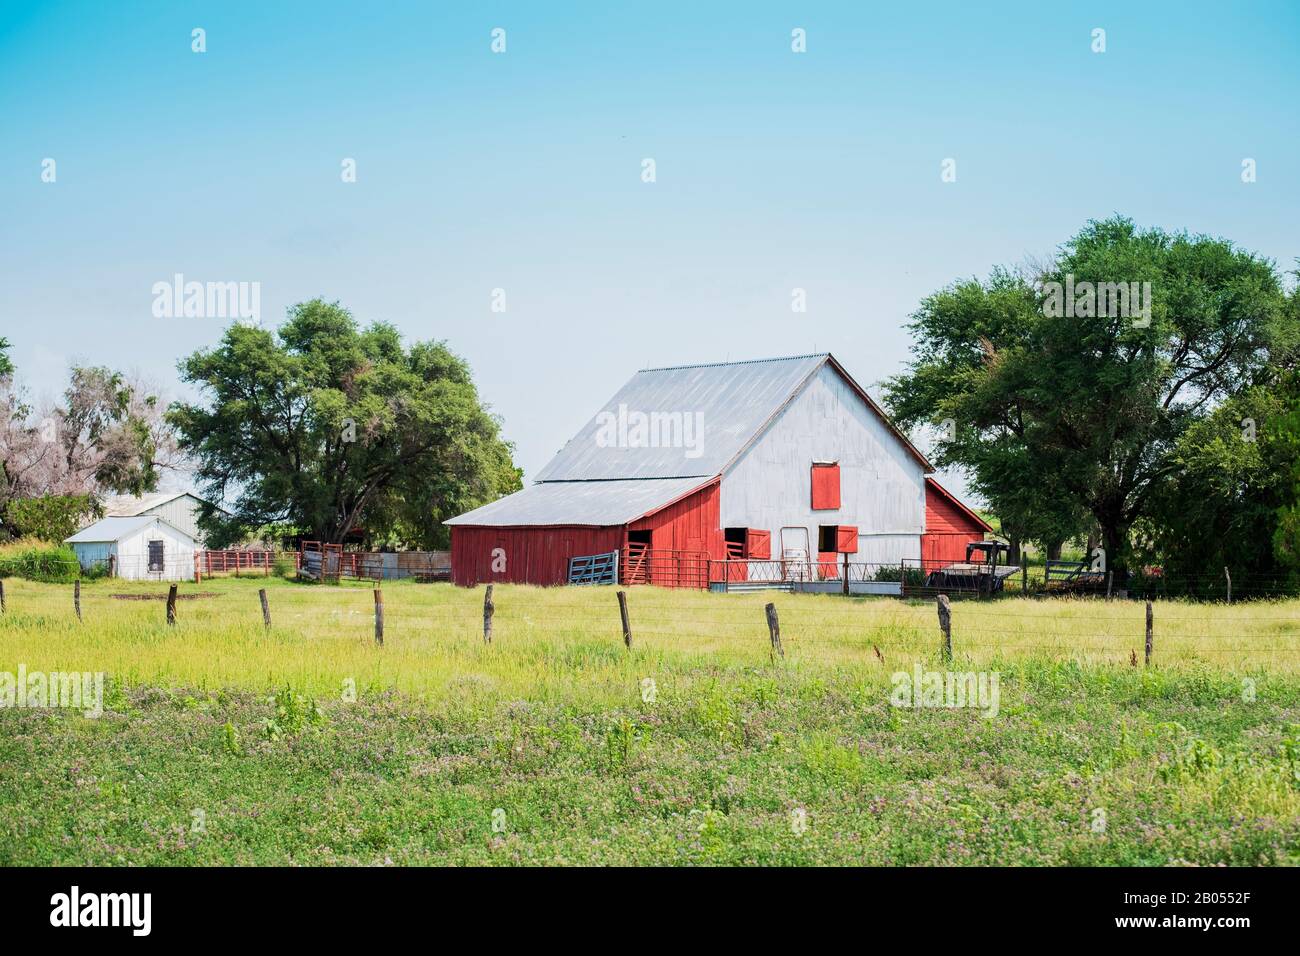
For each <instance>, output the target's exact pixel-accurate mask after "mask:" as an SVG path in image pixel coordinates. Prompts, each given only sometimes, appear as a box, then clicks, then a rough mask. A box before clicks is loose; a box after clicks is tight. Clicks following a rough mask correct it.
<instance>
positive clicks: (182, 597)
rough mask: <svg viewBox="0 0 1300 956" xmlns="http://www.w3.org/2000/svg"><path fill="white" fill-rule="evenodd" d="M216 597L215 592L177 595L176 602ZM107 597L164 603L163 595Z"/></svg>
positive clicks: (118, 595) (116, 595) (113, 595)
mask: <svg viewBox="0 0 1300 956" xmlns="http://www.w3.org/2000/svg"><path fill="white" fill-rule="evenodd" d="M216 596H217V592H216V591H201V592H200V593H198V594H178V595H176V600H178V601H197V600H198V599H199V598H214V597H216ZM109 597H111V598H114V599H116V600H118V601H165V600H167V595H165V594H110V595H109Z"/></svg>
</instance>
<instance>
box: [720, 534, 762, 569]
mask: <svg viewBox="0 0 1300 956" xmlns="http://www.w3.org/2000/svg"><path fill="white" fill-rule="evenodd" d="M722 536H723V540H724V541H725V542H726V546H727V559H728V560H730V561H737V560H741V559H746V558H747V559H749V560H754V561H767V560H769V559H770V558H771V557H772V532H770V531H768V530H766V529H765V528H724V529H723V534H722Z"/></svg>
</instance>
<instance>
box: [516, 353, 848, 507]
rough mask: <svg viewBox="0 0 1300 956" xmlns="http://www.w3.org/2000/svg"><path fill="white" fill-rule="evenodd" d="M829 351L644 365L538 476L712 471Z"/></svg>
mask: <svg viewBox="0 0 1300 956" xmlns="http://www.w3.org/2000/svg"><path fill="white" fill-rule="evenodd" d="M828 358H829V356H827V355H799V356H794V357H792V358H778V359H763V360H760V361H754V362H728V363H722V364H716V365H682V366H677V367H675V368H654V369H643V370H642V371H640V372H637V373H636V374H635V375H633V376H632V378H631V379H630V380H629V381H628V383H627V384H626V385H624V386H623V387H622V388H621V389H619V391H618V393H617V394H616V395H615V396H614V397H613V398H611V399H610V400H609V401H608V402H606V403H605V405H604V407H603V408H601V410H600V411H599V412H598V413H597V414H596V415H595V416H593V417H592V419H591V421H589V422H588V423H587V424H586V425H585V426H583V428H582V430H581V431H579V432H578V434H577V435H576V436H575V437H574V438H573V439H571V440H570V441H569V443H568V444H567V445H565V446H564V448H563V449H561V451H560V453H559V454H558V455H556V456H555V457H554V458H553V459H551V462H550V464H548V465H547V466H546V467H545V468H543V469H542V471H541V473H540V474H538V476H537V480H538V481H543V482H545V481H582V480H592V479H599V480H607V479H619V478H682V477H713V476H714V475H717V474H720V473H721V472H722V470H723V468H725V467H726V466H727V464H728V463H730V462H731V460H732V459H733V458H735V457H736V455H737V454H739V452H740V451H741V450H742V449H743V448H744V447H745V446H746V445H747V444H748V443H749V442H750V441H751V440H752V439H753V438H754V437H755V436H756V435H757V434H758V432H759V431H760V429H762V427H763V426H764V425H765V424H767V422H768V421H769V420H770V419H771V418H772V416H773V415H775V414H776V412H777V411H778V410H779V409H780V408H781V406H782V405H784V404H785V403H786V402H787V401H788V400H789V399H790V397H791V396H792V395H794V393H795V392H796V391H797V390H798V389H799V387H800V386H801V385H802V384H803V383H804V382H805V381H807V379H808V378H809V376H810V375H812V374H813V372H815V371H816V370H817V369H818V368H819V367H820V366H821V365H822V364H823V363H824V362H825V361H826V360H827V359H828ZM637 415H640V416H645V420H646V421H648V427H641V428H640V429H639V428H638V423H639V421H640V420H638V419H637V418H636V417H635V416H637ZM652 416H658V417H652ZM674 437H676V438H677V439H678V440H676V441H673V440H672V439H673V438H674ZM611 439H613V440H611ZM663 439H668V440H667V441H664V440H663ZM656 444H658V445H659V447H655V445H656ZM629 446H635V447H629ZM665 446H667V447H665Z"/></svg>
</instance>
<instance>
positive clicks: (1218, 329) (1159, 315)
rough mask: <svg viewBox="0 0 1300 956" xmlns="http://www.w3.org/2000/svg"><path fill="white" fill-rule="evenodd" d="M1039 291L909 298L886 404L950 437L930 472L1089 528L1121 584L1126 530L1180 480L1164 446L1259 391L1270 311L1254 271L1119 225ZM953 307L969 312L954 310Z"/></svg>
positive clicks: (1227, 247)
mask: <svg viewBox="0 0 1300 956" xmlns="http://www.w3.org/2000/svg"><path fill="white" fill-rule="evenodd" d="M1039 278H1040V280H1041V283H1042V285H1041V287H1040V288H1034V287H1033V286H1030V285H1029V284H1028V283H1027V282H1025V281H1024V280H1023V279H1020V278H1017V277H1014V276H1012V275H1011V274H1010V273H1008V272H1006V271H1004V270H999V271H997V272H995V273H994V275H993V277H992V279H991V280H990V282H989V283H988V284H982V283H979V282H969V283H963V284H960V285H958V286H954V287H952V288H950V289H947V290H944V291H942V292H940V293H938V294H936V295H935V296H931V297H929V298H927V299H926V300H924V301H923V302H922V304H921V307H920V309H918V311H917V312H916V313H915V314H914V315H913V321H912V324H911V326H910V327H911V329H912V330H913V332H914V334H915V335H916V342H915V344H914V346H913V356H914V358H913V361H912V363H911V364H910V365H909V368H908V372H907V373H906V374H904V375H901V376H898V377H896V378H894V379H892V380H891V381H890V383H889V387H888V390H887V396H888V401H889V403H890V405H891V408H892V409H893V410H894V412H895V414H896V415H897V416H898V419H899V421H900V422H901V423H902V424H904V425H905V426H906V425H915V424H918V423H920V422H922V421H933V420H935V419H938V418H943V417H948V418H952V419H953V420H954V421H955V422H956V424H957V429H958V434H959V436H960V437H959V440H958V441H957V442H951V443H948V444H947V445H945V446H943V448H942V452H941V454H940V456H939V458H940V461H941V462H943V463H945V464H947V463H951V464H955V465H959V466H964V467H967V468H969V469H971V470H972V471H973V472H974V474H975V482H976V486H977V487H978V488H987V489H992V490H993V491H994V492H996V493H997V495H998V496H999V497H1001V498H1002V499H1004V500H1003V503H1004V504H1005V503H1006V501H1005V499H1006V498H1008V497H1009V498H1012V499H1016V500H1019V501H1020V502H1021V503H1022V507H1026V508H1027V509H1028V510H1029V512H1030V514H1031V515H1033V516H1037V517H1039V518H1042V517H1044V516H1049V517H1050V516H1052V515H1055V516H1056V518H1059V519H1065V518H1072V517H1073V516H1077V515H1079V514H1082V515H1083V516H1085V517H1087V518H1088V519H1090V520H1091V521H1095V522H1096V524H1097V526H1098V527H1099V528H1100V531H1101V540H1102V544H1103V546H1104V548H1105V549H1106V553H1107V557H1108V560H1109V561H1110V563H1111V565H1112V566H1113V567H1114V568H1115V570H1116V571H1117V576H1118V580H1119V581H1121V582H1122V581H1123V580H1124V575H1125V573H1126V569H1127V565H1128V559H1129V551H1130V530H1131V529H1132V528H1133V526H1134V523H1135V522H1137V521H1139V520H1140V519H1142V518H1143V517H1145V516H1147V515H1148V514H1149V513H1150V511H1151V507H1152V495H1153V493H1154V492H1155V491H1156V489H1157V488H1159V486H1160V484H1161V483H1162V482H1163V481H1166V480H1168V479H1169V478H1170V477H1171V476H1172V475H1174V474H1175V473H1176V472H1177V471H1178V469H1179V467H1180V465H1179V463H1178V461H1177V460H1176V459H1175V457H1174V450H1175V448H1176V446H1177V442H1178V439H1179V437H1180V436H1181V435H1182V434H1183V433H1184V432H1185V431H1186V430H1187V429H1188V428H1189V427H1190V426H1191V425H1192V424H1193V423H1194V422H1196V421H1198V420H1200V419H1201V418H1204V417H1205V416H1206V415H1208V414H1209V413H1210V411H1211V410H1212V409H1213V408H1214V407H1215V406H1216V405H1217V404H1218V403H1220V402H1221V401H1223V400H1225V399H1226V398H1228V397H1230V396H1232V395H1235V394H1238V393H1240V392H1241V391H1242V390H1244V389H1245V388H1247V387H1249V386H1251V385H1254V384H1261V383H1264V382H1266V381H1268V380H1269V378H1270V377H1271V376H1273V375H1275V374H1276V367H1275V366H1273V365H1270V359H1272V360H1274V361H1277V362H1283V361H1289V359H1290V356H1291V354H1292V352H1291V350H1292V348H1293V346H1294V342H1293V334H1292V330H1290V329H1289V328H1288V327H1287V324H1286V319H1285V310H1286V300H1285V297H1284V295H1283V293H1282V289H1281V285H1280V282H1279V278H1278V275H1277V273H1276V271H1275V269H1274V267H1273V264H1272V263H1271V262H1269V261H1267V260H1263V259H1260V258H1258V257H1257V256H1254V255H1253V254H1251V253H1248V252H1245V251H1243V250H1240V249H1237V248H1236V247H1235V246H1233V244H1232V243H1230V242H1227V241H1225V240H1222V239H1214V238H1208V237H1203V236H1189V235H1187V234H1185V233H1178V234H1169V233H1166V232H1164V231H1163V230H1160V229H1148V230H1138V229H1137V228H1136V227H1135V226H1134V224H1133V223H1132V222H1131V221H1130V220H1128V219H1124V218H1119V217H1116V218H1113V219H1109V220H1105V221H1103V222H1089V223H1088V224H1087V226H1085V227H1084V229H1082V230H1081V231H1080V232H1079V233H1078V235H1076V236H1075V237H1074V238H1072V239H1071V240H1070V241H1069V242H1067V243H1066V244H1065V245H1064V246H1063V247H1062V249H1061V252H1060V254H1059V256H1058V258H1057V260H1056V262H1055V263H1054V264H1052V265H1051V266H1050V267H1049V268H1048V270H1047V271H1046V272H1045V273H1044V274H1043V275H1042V276H1040V277H1039ZM1120 283H1123V284H1124V286H1123V292H1124V293H1125V295H1124V296H1123V297H1121V296H1120V295H1119V292H1120V287H1119V285H1118V284H1120ZM1132 283H1136V284H1137V285H1136V286H1131V285H1130V284H1132ZM1142 283H1149V284H1150V285H1149V292H1146V288H1145V287H1144V286H1143V285H1142ZM1063 290H1068V292H1063ZM1069 293H1077V294H1076V295H1074V296H1071V295H1070V294H1069ZM1144 293H1145V294H1144ZM954 297H957V298H964V299H967V300H969V302H967V303H965V305H964V306H963V308H960V309H955V308H952V307H950V303H951V302H952V301H953V299H954ZM1063 298H1064V299H1070V298H1073V301H1072V302H1068V303H1067V304H1068V305H1069V306H1073V307H1072V308H1067V310H1066V312H1067V314H1064V315H1062V314H1060V312H1061V310H1060V309H1059V308H1057V306H1059V305H1060V304H1062V299H1063ZM1144 300H1145V301H1144ZM1031 496H1033V497H1037V498H1039V499H1041V503H1029V504H1026V503H1025V502H1026V499H1028V498H1029V497H1031ZM990 503H991V504H993V505H994V507H998V504H997V503H996V502H995V501H993V500H991V501H990ZM1053 520H1055V519H1053Z"/></svg>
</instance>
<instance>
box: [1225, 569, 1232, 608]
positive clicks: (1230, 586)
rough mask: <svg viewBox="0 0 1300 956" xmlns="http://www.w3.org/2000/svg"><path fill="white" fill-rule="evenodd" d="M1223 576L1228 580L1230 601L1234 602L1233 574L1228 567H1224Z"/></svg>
mask: <svg viewBox="0 0 1300 956" xmlns="http://www.w3.org/2000/svg"><path fill="white" fill-rule="evenodd" d="M1223 576H1224V577H1225V578H1226V579H1227V581H1228V603H1229V604H1231V603H1232V574H1231V573H1229V571H1228V569H1227V568H1226V567H1225V568H1224V569H1223Z"/></svg>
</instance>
